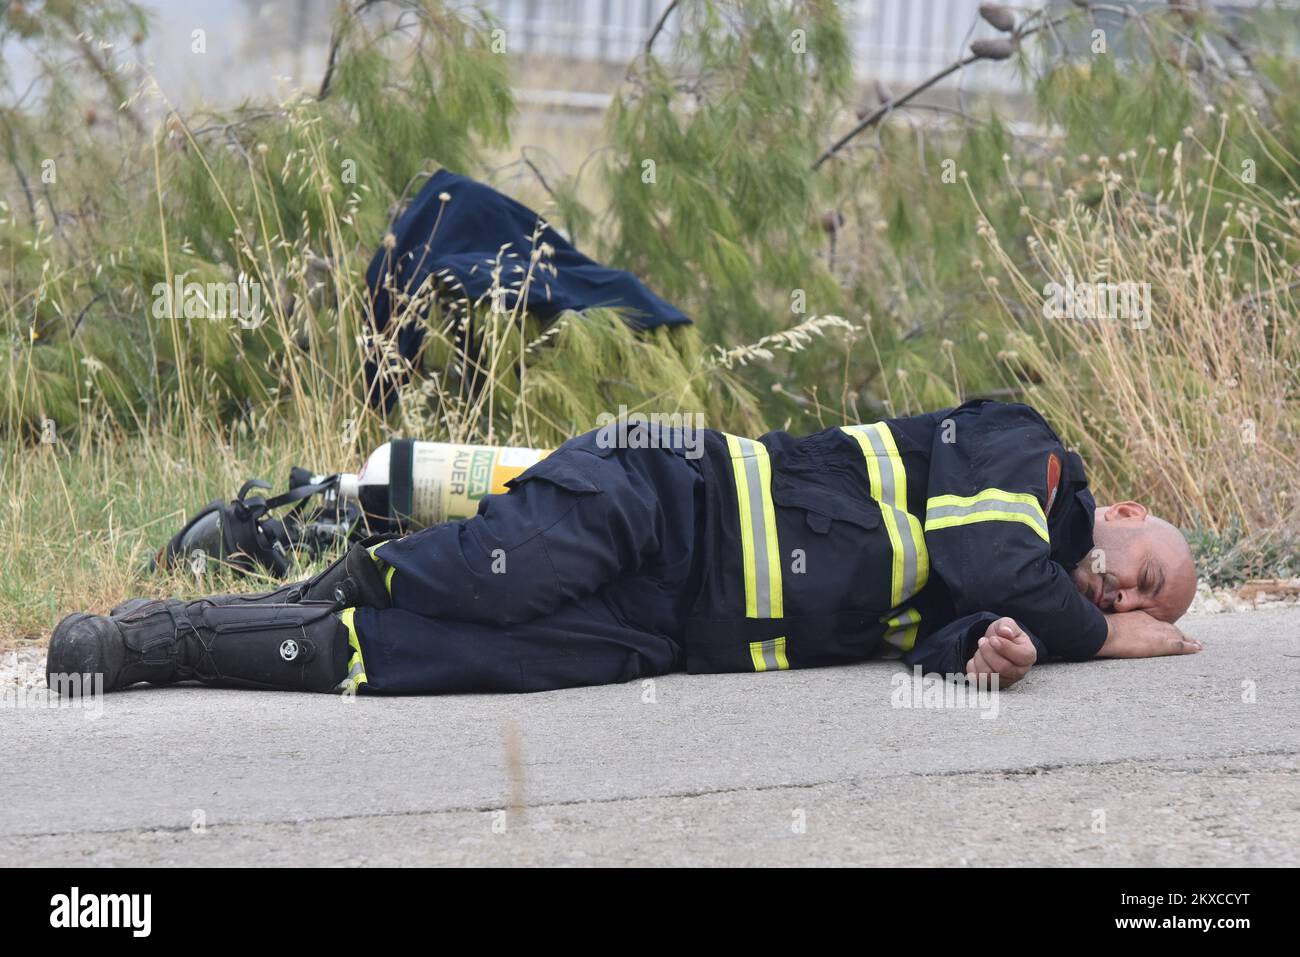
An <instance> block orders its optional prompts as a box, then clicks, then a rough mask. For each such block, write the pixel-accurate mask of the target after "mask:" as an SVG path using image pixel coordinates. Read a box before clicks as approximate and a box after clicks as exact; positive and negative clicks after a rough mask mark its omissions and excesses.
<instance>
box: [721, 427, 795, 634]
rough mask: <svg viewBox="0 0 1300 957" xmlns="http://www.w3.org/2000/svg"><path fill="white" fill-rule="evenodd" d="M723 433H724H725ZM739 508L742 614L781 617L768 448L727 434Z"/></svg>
mask: <svg viewBox="0 0 1300 957" xmlns="http://www.w3.org/2000/svg"><path fill="white" fill-rule="evenodd" d="M725 434H726V433H724V435H725ZM726 439H727V448H728V450H729V451H730V453H731V468H732V473H733V477H734V478H735V482H736V503H737V507H738V508H739V510H740V545H741V560H742V563H743V567H744V578H745V616H746V617H747V618H781V617H783V616H784V614H785V602H784V595H783V587H782V581H781V569H780V566H779V561H780V559H779V557H778V556H779V554H780V552H779V549H778V547H777V532H776V511H775V507H774V506H773V503H772V489H771V481H772V471H771V469H772V466H771V460H770V458H769V456H768V452H767V448H766V447H765V446H764V445H763V444H762V443H761V442H756V441H754V440H753V439H746V438H741V437H740V436H736V435H726Z"/></svg>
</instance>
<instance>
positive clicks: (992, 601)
mask: <svg viewBox="0 0 1300 957" xmlns="http://www.w3.org/2000/svg"><path fill="white" fill-rule="evenodd" d="M637 429H638V427H636V426H632V427H630V431H629V432H628V433H623V434H620V435H618V436H615V437H614V440H613V441H611V440H610V439H611V436H610V434H609V432H608V431H606V432H604V433H602V432H601V431H600V430H597V431H596V432H591V433H587V434H586V435H582V436H579V437H577V438H575V439H572V440H570V441H569V442H567V443H566V444H565V445H563V446H561V447H560V448H559V449H558V450H556V451H555V452H554V453H553V454H552V455H551V456H549V457H548V458H546V459H543V460H542V461H541V462H539V463H538V464H537V465H535V466H533V467H532V468H531V469H530V470H529V471H527V472H525V473H524V474H523V475H521V476H519V477H518V478H517V479H515V480H514V481H513V482H512V483H511V485H512V488H511V491H510V492H509V493H508V494H506V495H499V496H491V497H488V498H487V499H485V500H484V501H483V503H482V505H481V507H480V509H479V514H478V515H477V516H475V517H473V518H470V519H467V520H464V521H459V522H451V523H447V524H444V525H439V526H436V527H433V528H429V529H426V530H424V531H421V532H418V533H416V534H413V535H410V536H408V537H406V538H403V539H400V540H397V541H394V542H390V543H388V544H386V545H383V546H382V547H380V548H378V549H377V550H376V551H375V553H374V554H375V555H376V556H377V557H378V558H379V559H380V560H382V562H383V563H384V564H385V565H386V566H387V569H388V575H387V580H388V585H389V589H390V592H391V607H388V608H382V609H380V608H358V609H357V610H356V612H355V615H354V617H353V620H352V623H353V624H354V625H355V628H356V631H357V636H358V637H359V641H360V647H361V651H362V654H363V657H364V672H365V682H366V685H365V687H366V689H367V690H370V691H375V692H396V693H426V692H455V691H537V690H549V689H554V688H563V687H571V686H576V685H588V684H602V683H609V682H618V681H627V680H631V679H634V678H639V677H645V676H652V675H659V674H663V673H665V672H669V671H674V670H680V669H682V668H685V670H687V671H691V672H696V673H699V672H733V671H771V670H783V669H787V668H804V667H815V666H819V665H831V664H843V663H847V662H856V661H862V660H864V659H868V658H872V657H877V656H881V655H893V656H901V657H902V658H903V659H904V661H906V662H907V663H908V664H920V665H922V666H923V667H924V668H925V669H926V670H927V671H937V672H942V673H959V672H961V671H964V669H965V664H966V661H967V660H968V659H969V658H970V656H971V655H972V654H973V653H974V646H975V642H976V641H977V640H978V638H979V637H980V636H981V635H982V634H983V633H984V631H985V630H986V628H987V627H988V625H989V624H990V623H991V622H992V621H994V620H995V619H996V618H998V617H1001V616H1004V615H1006V616H1010V617H1012V618H1014V619H1016V621H1017V622H1019V623H1020V625H1021V627H1023V628H1024V629H1025V630H1026V631H1027V632H1028V633H1029V634H1030V636H1031V637H1032V639H1033V640H1034V642H1035V644H1036V645H1037V647H1038V648H1039V652H1040V656H1044V657H1047V656H1051V657H1060V658H1065V659H1070V660H1082V659H1086V658H1090V657H1092V656H1093V655H1095V654H1096V652H1097V650H1098V649H1099V648H1100V647H1101V645H1102V643H1103V641H1104V640H1105V637H1106V623H1105V619H1104V617H1103V615H1102V613H1101V612H1100V610H1099V609H1097V608H1096V607H1095V606H1094V605H1092V604H1091V603H1090V602H1089V601H1088V600H1087V599H1086V598H1084V597H1083V596H1082V595H1080V594H1079V593H1078V591H1077V590H1076V589H1075V587H1074V585H1073V583H1072V582H1071V580H1070V577H1069V570H1070V569H1071V568H1073V567H1074V565H1075V564H1077V563H1078V562H1079V561H1080V560H1081V559H1082V558H1083V557H1084V556H1085V555H1086V554H1087V552H1088V551H1089V550H1090V549H1091V548H1092V520H1093V510H1094V503H1093V500H1092V496H1091V494H1090V493H1089V492H1088V490H1087V481H1086V478H1085V476H1084V472H1083V467H1082V463H1081V462H1080V460H1079V458H1078V456H1077V455H1076V454H1074V453H1072V452H1069V451H1067V450H1066V449H1065V448H1064V447H1063V445H1062V444H1061V441H1060V439H1059V438H1058V437H1057V436H1056V434H1055V433H1054V432H1053V431H1052V429H1051V428H1050V427H1049V426H1048V425H1047V423H1046V422H1045V421H1044V420H1043V419H1042V417H1041V416H1040V415H1039V414H1038V413H1037V412H1035V411H1034V410H1033V409H1030V408H1029V407H1027V406H1024V405H1017V404H1002V403H995V402H971V403H967V404H966V405H963V406H960V407H958V408H956V409H950V410H943V411H940V412H934V413H929V414H925V415H918V416H909V417H904V418H896V419H890V420H887V421H884V422H878V423H875V424H871V425H856V426H848V427H840V428H831V429H827V430H825V431H822V432H818V433H815V434H813V435H810V436H807V437H805V438H795V437H792V436H791V435H789V434H787V433H785V432H771V433H768V434H767V435H765V436H763V437H761V438H759V439H746V438H740V437H738V436H732V435H728V434H725V433H721V432H715V431H704V432H703V433H702V434H703V442H702V451H703V454H702V455H699V454H697V453H698V452H699V450H700V443H692V444H691V446H690V447H688V446H687V443H686V442H685V441H684V439H683V435H682V434H681V433H680V432H678V431H673V430H662V431H657V430H653V429H651V428H649V426H647V425H643V426H641V427H640V433H639V435H637V434H634V433H636V432H637ZM641 445H652V446H653V445H657V446H659V447H650V448H642V447H629V446H641ZM665 446H667V447H665Z"/></svg>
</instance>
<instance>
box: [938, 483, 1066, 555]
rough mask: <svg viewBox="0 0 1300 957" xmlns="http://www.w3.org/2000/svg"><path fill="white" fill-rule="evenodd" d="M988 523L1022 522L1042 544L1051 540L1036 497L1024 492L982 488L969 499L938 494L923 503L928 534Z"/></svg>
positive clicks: (1041, 507)
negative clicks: (1034, 533) (955, 527)
mask: <svg viewBox="0 0 1300 957" xmlns="http://www.w3.org/2000/svg"><path fill="white" fill-rule="evenodd" d="M990 521H1000V522H1021V523H1023V524H1025V525H1028V526H1029V527H1030V528H1032V529H1033V530H1034V531H1035V532H1036V533H1037V534H1038V536H1039V537H1040V538H1041V539H1043V541H1045V542H1050V540H1051V539H1050V537H1049V532H1048V528H1047V516H1046V515H1044V514H1043V506H1042V505H1041V504H1040V503H1039V501H1038V499H1037V498H1035V497H1034V496H1032V495H1029V494H1027V493H1024V492H1007V491H1003V490H1002V489H985V490H984V491H982V492H980V493H979V494H978V495H972V496H968V497H960V496H956V495H940V496H938V497H936V498H932V499H930V501H929V502H927V503H926V509H925V530H926V531H927V532H929V531H938V530H940V529H944V528H952V527H954V526H957V525H972V524H975V523H976V522H990Z"/></svg>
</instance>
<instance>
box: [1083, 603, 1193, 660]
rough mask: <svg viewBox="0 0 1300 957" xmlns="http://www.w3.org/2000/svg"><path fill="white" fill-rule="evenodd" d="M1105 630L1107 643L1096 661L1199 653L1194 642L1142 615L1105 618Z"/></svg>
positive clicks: (1123, 614) (1127, 613)
mask: <svg viewBox="0 0 1300 957" xmlns="http://www.w3.org/2000/svg"><path fill="white" fill-rule="evenodd" d="M1106 629H1107V631H1106V643H1105V644H1104V645H1102V646H1101V650H1100V651H1098V652H1097V657H1098V658H1159V657H1160V656H1162V655H1194V654H1196V653H1197V652H1198V651H1200V650H1201V643H1200V642H1199V641H1197V640H1196V639H1195V638H1188V637H1187V636H1186V635H1184V634H1183V633H1182V632H1181V631H1179V630H1178V629H1177V628H1175V627H1174V626H1173V625H1171V624H1169V623H1168V622H1164V621H1160V620H1158V619H1156V618H1152V617H1151V616H1150V615H1148V614H1147V613H1146V612H1144V611H1126V612H1119V613H1117V614H1113V615H1107V616H1106Z"/></svg>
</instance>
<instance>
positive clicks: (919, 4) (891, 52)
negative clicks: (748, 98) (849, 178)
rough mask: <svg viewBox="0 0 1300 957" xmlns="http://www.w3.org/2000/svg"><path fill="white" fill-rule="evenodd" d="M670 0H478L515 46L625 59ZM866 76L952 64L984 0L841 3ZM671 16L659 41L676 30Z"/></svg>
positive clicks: (884, 77)
mask: <svg viewBox="0 0 1300 957" xmlns="http://www.w3.org/2000/svg"><path fill="white" fill-rule="evenodd" d="M668 2H669V0H477V5H478V6H481V7H482V8H483V9H485V10H487V11H489V12H490V13H492V14H493V15H494V16H495V17H496V18H497V19H498V20H499V21H500V22H501V25H502V27H503V28H504V29H505V31H506V42H507V44H508V46H509V48H510V50H511V52H515V53H526V54H535V55H540V56H553V57H557V58H565V59H572V60H580V61H593V62H606V63H626V62H627V61H629V60H631V59H632V58H633V57H634V56H636V54H637V53H638V52H639V51H640V50H641V48H642V46H643V45H644V43H645V40H646V37H647V36H649V34H650V31H651V29H653V27H654V25H655V23H656V22H658V20H659V17H660V15H661V14H662V13H663V11H664V9H665V8H666V7H667V5H668ZM843 7H844V14H845V20H846V23H847V24H848V27H849V31H850V34H851V36H852V40H853V46H854V53H855V62H856V64H857V67H858V72H859V74H860V75H861V76H862V78H864V79H867V80H878V81H880V82H881V83H885V84H903V83H909V82H910V83H916V82H920V81H921V80H923V79H925V78H926V77H929V76H931V75H932V74H934V73H935V72H936V71H938V70H939V69H940V68H942V67H944V66H946V65H947V64H949V63H951V62H952V61H953V60H954V59H955V58H956V56H957V55H958V54H959V53H960V52H961V50H962V41H963V39H964V38H965V37H966V34H967V32H968V31H969V30H970V28H971V26H972V25H973V24H974V23H975V20H976V17H977V16H978V9H979V0H851V2H845V3H843ZM676 30H677V18H676V17H675V16H673V17H669V19H668V21H667V23H666V25H665V28H664V33H663V35H662V42H664V43H665V44H667V43H671V42H672V40H673V38H674V37H675V35H676Z"/></svg>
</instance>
